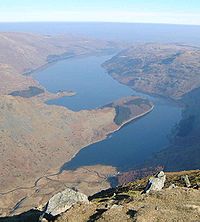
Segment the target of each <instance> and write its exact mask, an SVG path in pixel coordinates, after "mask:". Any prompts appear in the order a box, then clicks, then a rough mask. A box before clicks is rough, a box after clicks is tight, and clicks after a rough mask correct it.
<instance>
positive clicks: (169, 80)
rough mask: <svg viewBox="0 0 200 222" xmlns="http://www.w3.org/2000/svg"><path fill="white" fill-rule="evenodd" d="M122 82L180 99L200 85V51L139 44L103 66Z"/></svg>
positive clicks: (186, 47) (181, 46)
mask: <svg viewBox="0 0 200 222" xmlns="http://www.w3.org/2000/svg"><path fill="white" fill-rule="evenodd" d="M103 66H104V67H105V68H106V70H107V71H108V72H109V74H110V75H111V76H112V77H113V78H115V79H117V80H118V81H119V82H121V83H123V84H126V85H128V86H130V87H132V88H133V89H136V90H139V91H143V92H146V93H150V94H156V95H161V96H165V97H171V98H173V99H178V98H180V97H181V96H183V95H184V94H186V93H188V92H190V91H191V90H193V89H195V88H198V87H199V86H200V75H199V70H200V48H198V47H190V46H185V45H179V44H159V43H149V44H141V45H140V44H139V45H136V46H133V47H130V48H128V49H126V50H123V51H121V52H120V53H119V54H117V55H116V56H114V57H113V58H111V59H110V60H108V61H107V62H105V63H104V65H103Z"/></svg>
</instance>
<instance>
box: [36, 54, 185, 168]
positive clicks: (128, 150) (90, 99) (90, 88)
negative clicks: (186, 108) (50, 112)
mask: <svg viewBox="0 0 200 222" xmlns="http://www.w3.org/2000/svg"><path fill="white" fill-rule="evenodd" d="M109 58H110V56H98V57H95V56H90V57H83V58H72V59H68V60H65V61H60V62H58V63H56V64H53V65H51V66H49V67H48V68H47V69H45V70H42V71H38V72H37V73H34V74H33V77H34V78H36V79H37V80H38V81H39V82H40V83H41V84H42V85H43V86H45V87H46V88H47V89H48V90H49V91H51V92H57V91H58V90H73V91H75V92H76V93H77V94H76V95H75V96H73V97H64V98H61V99H56V100H52V101H50V102H48V104H56V105H62V106H66V107H68V108H70V109H72V110H75V111H78V110H82V109H94V108H97V107H101V106H103V105H105V104H107V103H109V102H111V101H113V100H116V99H118V98H121V97H123V96H128V95H140V96H143V97H147V98H148V99H150V100H151V101H153V103H154V104H155V108H154V110H153V111H152V112H151V113H149V114H147V115H146V116H145V117H142V118H140V119H138V120H136V121H133V122H131V123H129V124H127V125H126V126H124V127H123V128H122V129H120V130H119V131H117V132H115V133H113V134H112V135H110V136H109V137H108V138H107V139H106V140H104V141H101V142H98V143H95V144H92V145H90V146H88V147H86V148H84V149H82V150H81V151H80V152H79V153H78V154H77V155H76V156H75V157H74V158H73V159H72V160H71V161H70V162H69V163H67V164H65V165H64V166H63V167H62V169H74V168H77V167H80V166H85V165H95V164H105V165H112V166H115V167H117V168H118V169H119V170H127V169H129V168H134V167H136V166H137V165H139V164H142V163H143V161H144V160H145V159H147V158H148V157H150V156H151V155H152V154H153V153H154V152H157V151H159V150H161V149H162V148H164V147H165V146H167V145H168V144H169V141H168V135H169V134H170V132H171V129H172V127H173V126H174V125H175V124H176V123H177V122H178V121H179V120H180V118H181V108H180V107H178V106H177V105H175V104H173V103H171V102H169V101H167V100H164V99H161V98H158V97H152V96H149V95H146V94H143V93H138V92H135V91H133V90H132V89H130V88H129V87H128V86H125V85H122V84H120V83H118V82H117V81H115V80H114V79H113V78H112V77H110V76H109V75H108V74H107V73H106V71H105V70H104V69H103V68H102V66H101V64H102V63H103V62H104V61H106V60H107V59H109Z"/></svg>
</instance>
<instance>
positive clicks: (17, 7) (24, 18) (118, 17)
mask: <svg viewBox="0 0 200 222" xmlns="http://www.w3.org/2000/svg"><path fill="white" fill-rule="evenodd" d="M28 21H74V22H85V21H91V22H130V23H132V22H133V23H168V24H192V25H200V0H0V22H28Z"/></svg>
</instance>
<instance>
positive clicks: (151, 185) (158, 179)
mask: <svg viewBox="0 0 200 222" xmlns="http://www.w3.org/2000/svg"><path fill="white" fill-rule="evenodd" d="M165 180H166V175H165V173H164V172H163V171H160V172H159V173H158V174H157V175H156V176H155V177H151V178H149V181H148V183H147V185H146V187H145V189H144V193H149V192H150V191H160V190H162V188H163V187H164V185H165Z"/></svg>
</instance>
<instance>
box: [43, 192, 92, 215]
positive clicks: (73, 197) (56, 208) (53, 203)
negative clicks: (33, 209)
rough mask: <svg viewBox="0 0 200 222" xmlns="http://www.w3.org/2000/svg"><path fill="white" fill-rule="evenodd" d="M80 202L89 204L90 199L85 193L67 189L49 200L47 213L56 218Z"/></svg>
mask: <svg viewBox="0 0 200 222" xmlns="http://www.w3.org/2000/svg"><path fill="white" fill-rule="evenodd" d="M80 202H82V203H89V201H88V197H87V196H86V195H85V194H83V193H80V192H77V191H74V190H72V189H69V188H67V189H65V190H64V191H62V192H60V193H57V194H56V195H54V196H53V197H52V198H51V199H50V200H49V202H48V203H47V205H46V211H45V213H47V214H50V215H52V216H56V215H58V214H61V213H63V212H65V211H66V210H68V209H69V208H70V207H72V206H73V205H74V204H76V203H80Z"/></svg>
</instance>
